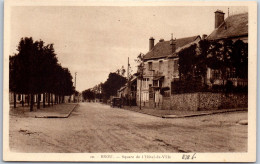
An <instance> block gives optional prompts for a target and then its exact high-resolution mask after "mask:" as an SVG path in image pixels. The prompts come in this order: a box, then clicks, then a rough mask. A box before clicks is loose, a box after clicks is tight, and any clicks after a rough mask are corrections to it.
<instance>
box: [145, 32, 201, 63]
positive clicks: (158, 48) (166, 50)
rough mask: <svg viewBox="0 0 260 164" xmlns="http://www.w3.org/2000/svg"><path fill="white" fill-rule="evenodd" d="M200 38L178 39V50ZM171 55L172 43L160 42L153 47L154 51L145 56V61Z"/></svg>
mask: <svg viewBox="0 0 260 164" xmlns="http://www.w3.org/2000/svg"><path fill="white" fill-rule="evenodd" d="M198 37H200V36H199V35H196V36H192V37H187V38H180V39H176V50H178V49H179V48H181V47H183V46H185V45H187V44H189V43H191V42H194V41H195V40H196V39H197V38H198ZM169 55H172V46H171V45H170V41H163V42H158V43H157V44H156V45H155V46H154V47H153V49H152V50H151V51H149V52H148V53H147V54H146V55H145V56H144V59H145V60H148V59H157V58H163V57H167V56H169Z"/></svg>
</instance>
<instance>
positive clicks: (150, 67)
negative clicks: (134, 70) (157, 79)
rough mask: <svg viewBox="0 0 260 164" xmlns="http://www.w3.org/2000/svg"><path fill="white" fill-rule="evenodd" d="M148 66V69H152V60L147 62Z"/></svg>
mask: <svg viewBox="0 0 260 164" xmlns="http://www.w3.org/2000/svg"><path fill="white" fill-rule="evenodd" d="M148 67H149V71H151V70H153V63H152V62H149V63H148Z"/></svg>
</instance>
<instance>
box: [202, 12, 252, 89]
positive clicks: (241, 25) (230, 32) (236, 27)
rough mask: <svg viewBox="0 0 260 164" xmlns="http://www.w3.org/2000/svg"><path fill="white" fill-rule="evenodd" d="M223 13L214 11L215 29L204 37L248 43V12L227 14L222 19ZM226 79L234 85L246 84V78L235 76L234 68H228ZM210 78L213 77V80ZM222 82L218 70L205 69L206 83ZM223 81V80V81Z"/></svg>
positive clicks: (211, 39)
mask: <svg viewBox="0 0 260 164" xmlns="http://www.w3.org/2000/svg"><path fill="white" fill-rule="evenodd" d="M224 16H225V13H223V12H222V11H220V10H217V11H216V12H215V29H214V31H213V32H212V33H211V34H210V35H209V36H208V37H207V38H206V39H207V40H209V41H216V40H217V41H219V42H221V41H223V40H224V39H230V40H232V41H233V42H235V41H237V40H241V41H243V42H244V43H248V13H242V14H237V15H231V16H228V17H227V18H226V19H224ZM229 72H230V73H229V75H228V80H230V81H232V82H233V85H234V86H246V85H248V80H247V79H241V78H237V77H236V76H235V73H234V72H235V70H233V71H232V70H229ZM210 79H214V82H213V81H212V80H211V81H210ZM212 83H213V84H223V80H222V79H221V75H220V71H219V70H212V69H210V68H208V70H207V84H208V85H212ZM224 83H225V82H224Z"/></svg>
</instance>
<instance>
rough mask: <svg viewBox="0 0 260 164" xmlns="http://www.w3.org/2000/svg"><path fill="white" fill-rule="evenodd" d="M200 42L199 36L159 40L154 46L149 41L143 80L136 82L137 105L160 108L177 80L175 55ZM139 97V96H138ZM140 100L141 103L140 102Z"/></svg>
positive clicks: (176, 59) (150, 40) (152, 41)
mask: <svg viewBox="0 0 260 164" xmlns="http://www.w3.org/2000/svg"><path fill="white" fill-rule="evenodd" d="M200 40H201V37H200V36H199V35H197V36H192V37H187V38H180V39H173V38H172V39H171V40H169V41H164V40H163V39H160V40H159V42H158V43H157V44H156V45H154V38H152V37H151V38H150V39H149V52H148V53H146V54H145V55H144V60H143V62H144V70H143V78H142V79H140V78H139V79H138V80H137V94H136V95H137V104H138V105H140V104H141V105H142V106H147V107H152V108H153V107H155V108H157V107H160V106H161V105H162V101H163V97H169V96H170V95H171V92H170V91H171V83H172V82H173V81H174V79H178V78H179V71H178V55H177V53H178V52H179V51H180V50H182V49H183V48H186V47H188V46H190V45H192V44H197V43H198V42H199V41H200ZM140 95H141V96H140ZM140 100H141V101H140Z"/></svg>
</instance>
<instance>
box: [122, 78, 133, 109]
mask: <svg viewBox="0 0 260 164" xmlns="http://www.w3.org/2000/svg"><path fill="white" fill-rule="evenodd" d="M136 92H137V77H133V78H131V79H130V80H129V83H126V84H125V85H124V86H122V87H121V88H120V89H119V90H118V97H120V98H122V99H124V100H125V104H124V105H136ZM130 103H131V104H130Z"/></svg>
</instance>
